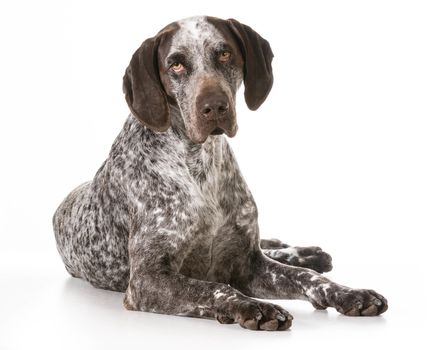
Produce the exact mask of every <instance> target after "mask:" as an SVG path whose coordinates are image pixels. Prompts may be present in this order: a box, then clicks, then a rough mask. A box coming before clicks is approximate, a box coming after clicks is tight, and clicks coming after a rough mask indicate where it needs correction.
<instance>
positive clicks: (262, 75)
mask: <svg viewBox="0 0 439 350" xmlns="http://www.w3.org/2000/svg"><path fill="white" fill-rule="evenodd" d="M272 58H273V53H272V52H271V48H270V45H269V43H268V42H267V41H266V40H264V39H263V38H262V37H261V36H260V35H259V34H258V33H256V32H255V31H254V30H253V29H252V28H250V27H248V26H246V25H244V24H241V23H239V22H238V21H236V20H233V19H230V20H221V19H218V18H213V17H195V18H190V19H186V20H182V21H179V22H175V23H172V24H170V25H168V26H167V27H165V28H164V29H162V30H161V31H160V32H159V33H158V34H157V35H156V36H155V37H153V38H150V39H147V40H146V41H144V42H143V43H142V45H141V46H140V48H139V49H138V50H137V51H136V52H135V53H134V55H133V57H132V59H131V62H130V64H129V66H128V68H127V70H126V73H125V76H124V78H123V89H124V93H125V97H126V101H127V103H128V106H129V108H130V110H131V114H130V115H129V117H128V119H127V121H126V122H125V125H124V127H123V129H122V131H121V133H120V134H119V136H118V137H117V138H116V140H115V142H114V144H113V146H112V148H111V151H110V154H109V156H108V159H107V160H106V161H105V162H104V164H103V165H102V166H101V168H100V169H99V170H98V171H97V173H96V176H95V177H94V179H93V180H92V181H91V182H87V183H85V184H82V185H81V186H79V187H78V188H76V189H75V190H73V192H71V193H70V194H69V195H68V196H67V198H66V199H65V200H64V201H63V202H62V204H61V205H60V207H59V208H58V209H57V211H56V213H55V215H54V218H53V226H54V231H55V237H56V242H57V247H58V251H59V253H60V255H61V257H62V260H63V262H64V264H65V267H66V269H67V271H68V272H69V273H70V274H71V275H72V276H74V277H81V278H83V279H85V280H87V281H89V282H90V283H91V284H92V285H93V286H95V287H98V288H103V289H109V290H114V291H119V292H125V297H124V306H125V307H126V308H127V309H128V310H141V311H149V312H157V313H163V314H172V315H184V316H195V317H204V318H216V319H217V320H218V321H219V322H220V323H233V322H239V324H240V325H241V326H242V327H244V328H248V329H262V330H283V329H287V328H289V327H290V326H291V320H292V318H293V317H292V316H291V315H290V314H289V313H288V312H287V311H286V310H284V309H283V308H281V307H280V306H277V305H275V304H271V303H267V302H262V301H258V300H256V299H252V297H255V298H264V299H304V300H308V301H309V302H311V303H312V305H313V306H314V307H315V308H317V309H324V308H326V307H328V306H331V307H335V308H336V309H337V311H338V312H340V313H342V314H345V315H349V316H360V315H361V316H374V315H379V314H381V313H383V312H384V311H386V309H387V301H386V299H385V298H384V297H382V296H381V295H380V294H378V293H376V292H374V291H372V290H366V289H352V288H349V287H345V286H342V285H339V284H337V283H334V282H332V281H330V280H329V279H327V278H325V277H323V276H322V275H321V274H320V273H321V272H326V271H329V270H330V269H331V268H332V266H331V258H330V256H329V255H328V254H326V253H324V252H322V250H321V249H320V248H318V247H308V248H300V247H296V248H292V247H290V246H288V245H286V244H284V243H282V242H280V241H278V240H260V239H259V229H258V222H257V215H258V214H257V209H256V204H255V202H254V200H253V197H252V195H251V193H250V190H249V189H248V187H247V185H246V183H245V181H244V179H243V177H242V175H241V172H240V171H239V168H238V165H237V163H236V160H235V158H234V156H233V153H232V151H231V149H230V147H229V145H228V143H227V140H226V138H225V137H224V136H223V135H221V134H223V133H225V134H226V135H227V136H229V137H233V136H234V135H235V134H236V131H237V124H236V111H235V94H236V91H237V90H238V87H239V86H240V84H241V82H242V81H243V82H244V85H245V92H244V94H245V101H246V103H247V105H248V107H249V108H250V109H251V110H256V109H257V108H258V107H259V106H260V105H261V104H262V103H263V102H264V100H265V98H266V97H267V95H268V93H269V92H270V89H271V86H272V83H273V75H272V69H271V61H272Z"/></svg>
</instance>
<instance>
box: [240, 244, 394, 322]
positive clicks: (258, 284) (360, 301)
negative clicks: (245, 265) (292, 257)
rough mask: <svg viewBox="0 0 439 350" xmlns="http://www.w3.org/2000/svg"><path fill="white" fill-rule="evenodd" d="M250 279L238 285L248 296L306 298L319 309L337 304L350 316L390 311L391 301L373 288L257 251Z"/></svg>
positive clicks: (336, 306) (373, 314)
mask: <svg viewBox="0 0 439 350" xmlns="http://www.w3.org/2000/svg"><path fill="white" fill-rule="evenodd" d="M248 276H249V277H248V279H242V281H241V285H240V286H236V287H237V289H239V290H241V291H242V292H243V293H245V294H246V295H249V296H252V297H256V298H265V299H304V300H308V301H310V302H311V303H312V304H313V306H314V307H315V308H317V309H325V308H327V307H329V306H330V307H334V308H336V309H337V311H338V312H340V313H342V314H345V315H348V316H376V315H379V314H381V313H383V312H385V311H386V310H387V300H386V299H385V298H384V297H383V296H382V295H380V294H378V293H376V292H375V291H373V290H369V289H353V288H349V287H345V286H342V285H340V284H337V283H334V282H332V281H330V280H329V279H328V278H325V277H323V276H322V275H320V274H319V273H317V272H315V271H313V270H311V269H307V268H301V267H294V266H288V265H284V264H281V263H278V262H277V261H274V260H271V259H269V258H267V257H266V256H265V255H264V254H263V253H262V252H261V251H257V252H255V253H254V258H253V259H252V264H251V272H250V273H249V275H248Z"/></svg>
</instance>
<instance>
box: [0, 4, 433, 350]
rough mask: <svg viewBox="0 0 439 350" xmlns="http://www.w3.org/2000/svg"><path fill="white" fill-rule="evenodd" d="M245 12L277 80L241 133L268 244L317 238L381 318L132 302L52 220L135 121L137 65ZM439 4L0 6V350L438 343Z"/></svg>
mask: <svg viewBox="0 0 439 350" xmlns="http://www.w3.org/2000/svg"><path fill="white" fill-rule="evenodd" d="M199 14H208V15H212V16H217V17H222V18H230V17H233V18H236V19H238V20H240V21H242V22H243V23H246V24H248V25H250V26H252V27H253V28H254V29H255V30H257V31H258V32H259V33H260V34H261V35H263V36H264V37H265V38H266V39H268V40H269V41H270V43H271V46H272V49H273V51H274V53H275V59H274V61H273V69H274V73H275V84H274V88H273V90H272V93H271V95H270V96H269V98H268V100H267V102H266V103H265V104H264V105H263V106H262V107H261V108H260V109H259V110H258V111H257V112H250V111H248V110H247V109H246V106H245V104H244V103H243V98H242V96H241V95H242V91H240V97H239V101H238V107H237V109H238V122H239V126H240V130H239V132H238V134H237V136H236V137H235V138H234V139H233V140H231V141H230V142H231V144H232V147H233V149H234V151H235V153H236V156H237V158H238V161H239V163H240V167H241V169H242V171H243V173H244V175H245V177H246V179H247V182H248V184H249V185H250V188H251V189H252V191H253V194H254V196H255V198H256V201H257V203H258V207H259V212H260V226H261V234H262V237H277V238H280V239H282V240H285V241H287V242H288V243H290V244H293V245H320V246H322V247H323V248H324V249H325V250H326V251H328V252H329V253H330V254H331V255H332V256H333V262H334V270H333V271H332V272H331V273H330V274H329V276H330V277H331V278H332V279H334V280H336V281H338V282H340V283H343V284H347V285H350V286H354V287H366V288H374V289H376V290H377V291H379V292H380V293H382V294H384V295H385V296H386V297H387V298H388V300H389V305H390V308H389V311H388V312H387V313H386V314H384V315H383V316H381V317H377V318H348V317H344V316H339V315H338V314H337V313H336V312H335V311H334V310H328V311H326V312H317V311H313V308H312V307H311V306H310V305H308V304H307V303H304V302H298V301H282V302H280V303H281V304H282V305H283V306H284V307H285V308H286V309H288V310H289V311H291V313H293V314H294V316H295V321H294V324H293V327H292V328H291V330H290V331H287V332H281V333H267V332H250V331H245V330H242V329H241V328H240V327H239V326H237V325H227V326H225V325H220V324H217V323H216V322H214V321H208V320H199V319H188V318H182V317H172V316H163V315H154V314H148V313H138V312H137V313H136V312H128V311H126V310H124V309H123V307H122V303H121V300H122V294H119V293H111V292H107V291H102V290H97V289H94V288H92V287H91V286H90V285H88V284H87V283H85V282H82V281H80V280H74V279H72V278H70V277H69V276H68V274H67V273H66V272H65V270H64V267H63V264H62V262H61V260H60V258H59V257H58V255H57V252H56V248H55V241H54V238H53V232H52V228H51V218H52V214H53V212H54V211H55V209H56V207H57V206H58V204H59V203H60V202H61V201H62V199H63V198H64V197H65V196H66V195H67V193H68V192H69V191H70V190H72V189H73V188H74V187H75V186H76V185H78V184H80V183H82V182H84V181H86V180H89V179H91V178H92V177H93V175H94V173H95V171H96V170H97V169H98V167H99V166H100V165H101V163H102V162H103V160H104V159H105V158H106V156H107V154H108V151H109V148H110V146H111V144H112V142H113V140H114V138H115V137H116V135H117V133H118V132H119V130H120V129H121V127H122V124H123V122H124V120H125V118H126V116H127V114H128V108H127V106H126V105H125V101H124V97H123V94H122V76H123V72H124V70H125V68H126V66H127V65H128V62H129V60H130V57H131V55H132V53H133V52H134V51H135V49H136V48H137V47H138V46H139V45H140V43H141V42H142V41H143V40H144V39H145V38H147V37H150V36H153V35H155V33H156V32H157V31H158V30H160V29H161V28H162V27H164V26H165V25H166V24H168V23H170V22H172V21H174V20H177V19H180V18H184V17H188V16H192V15H199ZM438 18H439V8H438V4H437V2H434V1H419V0H418V1H383V0H380V1H371V0H369V1H300V2H296V1H260V2H259V1H255V0H253V1H236V0H233V1H229V0H222V1H200V2H197V1H190V0H185V1H126V0H124V1H119V2H110V1H102V2H96V1H71V2H66V1H64V2H63V1H53V2H47V1H27V2H24V1H14V2H12V1H10V2H3V1H2V2H1V5H0V48H1V55H0V62H1V64H0V89H1V90H0V98H1V102H0V179H1V181H0V234H1V236H0V263H1V265H0V284H1V285H0V303H1V304H0V349H29V348H45V349H52V348H54V349H55V348H57V349H58V348H65V349H79V348H81V349H98V348H103V347H104V346H105V347H106V348H112V347H115V348H116V347H118V348H122V347H127V346H131V345H135V346H137V348H149V349H154V348H163V349H168V348H169V349H171V348H176V347H177V346H183V347H184V348H186V347H187V346H191V348H192V349H198V348H199V349H201V348H203V349H212V348H232V349H234V348H243V347H244V348H247V347H248V348H272V347H273V348H279V347H282V348H295V349H300V348H304V347H306V348H307V349H310V348H311V349H317V348H321V347H322V346H325V348H330V349H331V348H336V347H337V348H339V349H347V348H360V349H363V348H364V349H366V348H367V349H370V348H371V347H372V348H389V347H390V346H392V348H397V347H401V346H410V347H413V346H417V347H422V348H434V347H435V346H436V347H437V345H438V344H437V343H438V342H437V340H436V339H435V337H434V332H435V330H436V327H433V323H435V324H436V325H437V315H436V313H437V311H438V310H437V293H438V292H437V289H438V282H437V277H435V276H437V268H438V263H437V256H436V254H437V247H436V240H435V236H437V235H438V232H439V217H438V213H439V159H438V156H439V101H438V97H439V64H438V62H439V20H438Z"/></svg>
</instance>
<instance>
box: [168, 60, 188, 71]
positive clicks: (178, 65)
mask: <svg viewBox="0 0 439 350" xmlns="http://www.w3.org/2000/svg"><path fill="white" fill-rule="evenodd" d="M171 69H172V70H173V71H174V72H175V73H181V72H183V71H184V69H185V68H184V66H183V65H182V64H181V63H180V62H175V63H173V64H172V65H171Z"/></svg>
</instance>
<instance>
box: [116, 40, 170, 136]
mask: <svg viewBox="0 0 439 350" xmlns="http://www.w3.org/2000/svg"><path fill="white" fill-rule="evenodd" d="M159 43H160V37H159V36H158V37H154V38H150V39H147V40H145V41H144V42H143V43H142V45H141V46H140V47H139V48H138V49H137V51H136V52H135V53H134V55H133V57H132V58H131V62H130V64H129V66H128V68H127V69H126V71H125V76H124V77H123V92H124V93H125V99H126V101H127V103H128V107H130V110H131V113H132V114H133V115H134V116H135V117H137V119H139V120H140V122H142V124H144V125H145V126H146V127H148V128H149V129H152V130H154V131H165V130H166V129H168V128H169V126H170V124H171V122H170V117H169V106H168V102H167V99H166V93H165V91H164V89H163V87H162V84H161V82H160V77H159V72H158V65H157V49H158V45H159Z"/></svg>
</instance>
